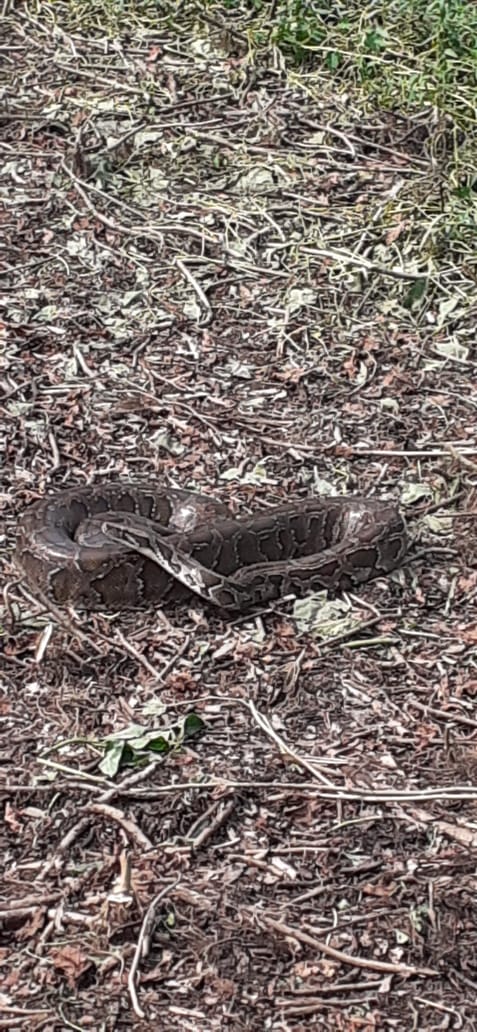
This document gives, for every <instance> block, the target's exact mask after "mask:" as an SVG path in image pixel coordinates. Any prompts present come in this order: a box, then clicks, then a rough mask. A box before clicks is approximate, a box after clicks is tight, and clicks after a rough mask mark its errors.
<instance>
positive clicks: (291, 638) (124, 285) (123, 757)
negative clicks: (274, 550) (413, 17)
mask: <svg viewBox="0 0 477 1032" xmlns="http://www.w3.org/2000/svg"><path fill="white" fill-rule="evenodd" d="M35 11H37V14H35V13H34V12H35ZM215 28H216V26H215ZM209 29H210V31H209V34H208V35H207V36H206V35H204V32H205V30H204V29H203V30H202V35H201V34H200V32H199V31H198V30H196V31H195V35H193V34H191V35H190V37H187V38H185V37H184V38H182V39H179V40H178V39H177V37H176V36H175V34H174V31H173V29H171V28H168V27H167V25H166V26H161V27H159V28H158V29H156V30H154V29H153V28H150V27H149V28H148V29H147V30H146V29H145V28H144V26H143V27H142V29H140V28H139V27H138V26H137V25H131V28H130V30H128V31H127V30H124V31H123V32H122V34H119V35H112V36H111V37H110V38H109V39H105V36H104V32H103V31H100V30H99V29H98V28H97V27H95V25H94V24H91V25H88V24H85V21H84V18H83V16H81V17H80V16H79V15H78V18H77V19H76V20H75V18H74V17H73V14H72V8H71V7H70V5H68V4H65V5H61V4H58V7H57V8H50V7H48V6H47V5H45V6H43V5H42V4H37V5H36V7H35V8H25V9H22V10H21V11H20V13H10V15H9V16H8V18H6V19H5V23H4V29H3V34H4V41H3V44H2V47H3V51H2V52H3V57H4V64H3V72H2V76H3V77H4V90H5V96H6V100H7V103H6V106H5V108H4V113H3V115H2V116H1V122H0V126H1V128H0V134H1V135H0V143H1V155H2V169H1V190H2V204H3V210H2V213H1V222H2V226H1V249H2V263H3V266H4V273H5V275H4V280H3V282H4V286H3V288H2V293H1V298H0V300H1V310H0V319H1V330H0V332H1V334H2V336H1V338H0V339H1V346H0V383H1V390H2V402H1V425H0V431H1V436H2V454H3V465H2V482H1V493H0V500H1V504H2V509H3V520H2V550H1V563H2V587H3V615H2V642H3V647H2V658H1V687H2V698H1V726H2V741H1V760H2V764H1V767H0V777H1V780H0V797H1V800H2V807H3V824H2V829H1V833H0V834H1V842H2V845H1V848H2V875H1V881H0V885H1V901H0V910H1V915H0V916H1V922H0V927H1V937H0V1004H1V1006H0V1028H9V1029H13V1028H15V1029H16V1028H22V1029H29V1030H30V1029H31V1030H35V1032H36V1030H40V1029H43V1030H55V1032H56V1030H63V1029H65V1030H66V1029H82V1030H83V1029H84V1030H86V1029H90V1028H91V1029H94V1030H95V1032H96V1030H100V1029H101V1030H105V1032H110V1030H116V1029H118V1030H121V1029H130V1028H137V1029H141V1028H150V1027H155V1028H168V1029H177V1030H179V1029H180V1030H191V1032H192V1030H193V1032H215V1030H222V1029H231V1030H233V1032H240V1030H244V1032H245V1030H247V1032H249V1030H257V1032H258V1030H272V1032H275V1030H276V1032H299V1030H301V1029H328V1028H333V1029H340V1030H346V1032H351V1030H353V1032H355V1030H359V1032H362V1030H363V1032H371V1030H374V1029H385V1030H387V1029H389V1030H399V1032H401V1030H410V1029H473V1028H477V1014H476V1008H477V930H476V925H477V907H476V902H475V900H476V887H477V881H476V853H475V848H476V842H477V837H476V835H477V833H476V831H475V827H476V823H475V822H476V820H477V811H476V805H475V804H476V799H477V787H476V773H477V719H476V717H475V714H474V699H475V696H476V692H477V651H476V645H477V624H476V616H475V613H476V608H475V607H476V597H477V571H476V567H475V554H476V533H475V511H476V509H475V497H476V491H475V489H476V484H477V441H476V430H475V427H476V413H477V390H476V385H475V310H476V308H475V301H476V282H477V280H476V277H475V265H474V264H473V261H474V259H473V256H472V254H471V252H470V250H469V249H468V248H467V244H464V243H463V242H462V241H464V239H467V238H466V237H465V232H466V230H464V229H463V230H462V233H463V235H462V237H461V238H460V237H459V238H453V237H452V236H451V235H448V236H447V237H446V235H445V233H444V232H442V235H441V236H440V235H439V234H440V233H441V229H440V226H441V222H440V213H441V212H442V206H441V207H440V205H442V191H443V183H444V184H445V183H446V182H447V180H446V175H447V171H446V170H447V165H446V161H447V157H449V160H450V156H449V155H450V150H451V148H450V147H449V153H448V154H447V153H444V152H441V159H440V160H441V165H440V166H437V167H436V158H435V153H434V151H433V148H432V147H431V146H430V145H429V140H430V138H431V135H432V132H433V131H434V128H435V126H433V123H432V117H431V114H430V113H429V112H427V114H426V113H423V114H422V115H415V116H411V115H408V116H404V115H403V114H396V113H394V114H393V115H391V114H389V113H386V112H382V111H376V110H374V111H371V110H370V111H368V112H367V113H366V112H363V113H362V117H361V119H360V121H359V122H358V121H357V120H356V115H355V111H354V109H353V107H352V105H351V103H350V98H349V97H348V96H346V95H345V94H344V93H343V92H341V93H339V92H338V93H337V92H336V90H335V89H334V88H333V84H332V81H331V80H330V81H328V80H327V79H326V77H325V78H322V79H320V77H319V75H318V74H316V75H315V76H314V77H313V75H312V74H311V73H310V75H309V76H303V77H302V78H301V79H300V78H299V77H298V76H296V75H295V76H294V75H293V74H292V73H291V72H289V71H287V70H286V69H285V68H284V67H282V66H280V64H279V63H278V64H277V62H276V61H275V60H273V59H272V58H271V59H270V60H269V61H268V63H267V62H266V61H262V62H259V61H257V62H256V63H255V64H252V63H251V62H250V61H249V60H247V57H246V55H245V56H244V53H243V52H242V50H241V48H240V45H239V43H238V42H237V45H236V47H234V45H233V34H232V42H230V39H229V40H228V41H227V45H226V42H224V39H223V38H222V36H221V34H220V32H218V34H215V29H214V21H213V19H212V21H211V23H210V26H209ZM436 227H437V228H436ZM102 478H124V479H126V480H128V479H137V478H142V479H144V478H146V479H150V480H152V481H157V482H158V483H168V484H172V485H180V486H184V485H186V486H191V487H195V488H196V489H198V490H202V491H204V490H205V491H206V492H208V493H210V494H212V495H214V496H216V497H219V498H221V499H222V500H223V501H225V502H226V503H227V504H229V505H230V506H231V507H232V508H233V509H234V510H236V511H256V510H259V509H264V508H267V507H269V506H271V505H275V504H278V503H280V502H283V501H288V500H289V499H290V498H302V497H306V496H308V495H310V494H312V493H313V492H315V493H320V492H321V493H338V494H342V493H353V492H359V493H362V494H376V495H378V496H383V497H392V498H394V499H396V500H397V501H399V503H400V504H401V506H402V508H403V511H404V512H405V514H406V518H407V520H408V523H409V528H410V532H411V537H412V544H411V547H410V552H409V561H408V562H406V563H405V564H404V565H403V567H402V568H401V569H399V570H398V571H396V572H394V573H393V574H391V575H390V576H389V577H386V578H382V579H378V580H376V581H374V582H373V583H371V584H369V585H367V586H364V587H363V588H362V589H361V590H360V591H359V592H357V593H356V594H355V595H352V596H350V597H345V598H344V599H343V598H341V599H338V600H331V601H332V602H333V601H334V605H333V606H332V607H331V609H330V608H325V602H326V598H323V597H321V596H320V597H319V598H318V599H315V600H313V604H312V605H307V606H305V607H304V608H303V606H301V607H297V606H296V605H295V604H294V601H293V600H290V599H286V600H280V601H279V602H277V603H274V604H273V605H271V606H270V607H268V608H263V609H262V610H260V612H258V613H250V614H246V615H243V616H241V617H239V618H237V619H233V620H232V619H228V620H227V619H224V618H222V617H221V616H220V615H218V614H217V613H216V612H214V610H213V609H212V608H211V607H209V606H207V605H206V604H203V603H202V602H200V601H199V600H194V599H193V598H192V597H191V599H190V602H188V603H187V604H185V605H180V606H174V607H168V608H167V609H164V610H163V611H160V610H156V611H150V610H149V611H147V610H146V611H139V612H127V613H108V612H102V611H100V612H96V613H87V612H74V611H71V610H70V611H65V612H60V613H56V614H55V613H52V612H49V611H48V609H47V608H45V606H44V605H43V604H42V602H41V601H39V600H38V599H36V598H35V597H34V595H33V594H32V593H31V591H30V590H29V587H28V585H27V584H26V583H25V581H24V579H23V578H20V575H19V572H18V570H17V569H16V567H15V564H14V561H13V552H14V543H15V528H16V523H17V520H18V517H19V514H20V513H21V512H22V510H23V509H24V508H25V506H26V505H28V504H29V503H30V502H32V501H34V500H36V499H38V498H40V497H42V496H43V495H44V494H45V493H47V492H49V491H52V490H54V489H56V490H58V489H61V488H62V487H66V486H68V487H69V486H72V485H74V484H87V483H91V482H95V481H98V480H100V479H102ZM336 602H338V603H341V605H336ZM112 735H116V736H120V738H119V744H118V737H116V739H113V740H111V736H112ZM121 736H122V737H121ZM113 745H114V747H113Z"/></svg>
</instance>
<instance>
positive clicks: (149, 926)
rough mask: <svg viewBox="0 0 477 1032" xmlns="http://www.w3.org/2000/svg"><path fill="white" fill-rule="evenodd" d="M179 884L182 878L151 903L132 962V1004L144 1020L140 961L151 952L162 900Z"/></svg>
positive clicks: (129, 987) (130, 984)
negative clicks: (138, 978) (139, 989)
mask: <svg viewBox="0 0 477 1032" xmlns="http://www.w3.org/2000/svg"><path fill="white" fill-rule="evenodd" d="M179 882H180V877H179V878H176V880H175V881H173V882H172V883H171V884H170V885H166V886H165V887H164V888H163V889H162V890H161V892H159V893H158V895H157V896H155V897H154V899H153V900H152V901H151V903H150V904H149V906H148V908H147V911H146V915H145V917H144V921H143V922H142V926H141V931H140V932H139V938H138V941H137V945H136V949H135V951H134V957H133V961H132V964H131V970H130V972H129V977H128V989H129V995H130V997H131V1002H132V1005H133V1009H134V1012H135V1014H137V1016H138V1018H144V1017H145V1013H144V1011H143V1010H142V1008H141V1007H140V1006H139V1001H138V998H137V993H136V975H137V972H138V968H139V961H140V960H141V958H142V957H145V956H147V953H148V951H149V946H150V941H149V940H150V936H151V932H152V930H153V928H154V923H155V918H156V908H157V904H158V903H159V902H160V901H161V899H163V897H164V896H166V895H167V893H168V892H172V889H175V887H176V885H178V884H179Z"/></svg>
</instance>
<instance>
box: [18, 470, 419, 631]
mask: <svg viewBox="0 0 477 1032" xmlns="http://www.w3.org/2000/svg"><path fill="white" fill-rule="evenodd" d="M406 550H407V535H406V529H405V524H404V520H403V518H402V516H401V515H400V513H399V510H398V508H397V506H396V505H395V504H394V503H392V502H386V501H379V500H377V499H368V498H361V497H359V496H353V495H350V496H348V497H341V496H340V497H333V498H308V499H304V500H298V501H296V502H294V503H288V504H286V505H282V506H279V507H276V508H272V509H268V510H266V511H264V512H260V513H258V514H255V515H252V516H241V517H238V518H234V517H232V516H231V514H230V512H229V511H228V510H227V509H226V508H225V506H223V505H222V504H221V503H220V502H217V501H215V500H214V499H212V498H209V497H208V496H204V495H199V494H194V493H192V492H190V491H186V490H177V489H172V488H167V487H154V486H151V484H148V483H121V482H105V483H103V484H97V485H93V486H91V487H78V488H70V489H68V490H66V491H61V492H58V493H57V494H56V495H55V494H54V495H52V496H51V497H46V498H44V499H42V500H41V501H39V502H36V503H35V504H34V505H32V506H30V507H29V508H28V509H27V510H26V511H25V513H24V514H23V515H22V517H21V518H20V522H19V527H18V537H17V549H16V558H17V562H18V564H19V565H20V567H21V569H22V570H23V571H24V573H25V575H26V578H27V580H28V582H29V583H30V584H31V586H32V587H33V588H34V589H35V588H39V589H40V590H41V591H43V592H44V593H46V594H48V595H49V596H50V597H51V598H52V599H53V600H54V601H56V602H58V603H60V604H63V603H72V604H74V605H77V606H80V607H82V608H89V609H98V608H103V607H104V608H106V607H107V608H114V609H124V608H129V607H131V606H140V605H143V604H146V603H158V602H161V603H163V602H165V601H167V600H170V599H180V598H184V596H187V594H188V591H193V592H194V593H195V594H197V595H200V596H201V597H202V598H204V599H206V600H207V601H209V602H211V603H213V604H214V605H216V606H219V607H220V608H222V609H225V610H239V611H245V610H247V609H248V608H249V607H251V606H253V605H255V604H256V603H263V602H267V601H270V600H271V599H275V598H278V597H280V596H281V595H285V594H288V593H293V594H295V595H303V594H306V593H307V592H310V591H315V590H318V589H320V588H352V587H353V586H356V585H359V584H362V583H364V582H365V581H368V580H371V578H373V577H378V576H380V575H382V574H387V573H389V571H390V570H393V569H394V568H395V567H396V566H398V565H399V563H400V562H401V560H402V558H403V557H404V555H405V553H406Z"/></svg>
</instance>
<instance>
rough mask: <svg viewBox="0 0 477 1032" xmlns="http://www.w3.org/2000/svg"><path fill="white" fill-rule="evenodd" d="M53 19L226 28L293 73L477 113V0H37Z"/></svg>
mask: <svg viewBox="0 0 477 1032" xmlns="http://www.w3.org/2000/svg"><path fill="white" fill-rule="evenodd" d="M30 9H31V10H32V11H33V12H34V13H35V14H36V16H37V17H38V18H42V19H46V20H47V21H49V22H50V24H51V23H52V22H53V23H55V24H56V23H58V24H59V25H61V27H62V28H63V29H66V28H67V26H68V28H69V30H70V31H72V30H73V29H74V28H77V29H79V28H81V30H82V31H85V30H90V31H95V32H101V33H103V34H104V35H105V36H106V37H115V36H120V35H122V34H125V33H126V34H127V33H128V32H131V31H134V30H139V32H140V33H141V34H152V33H156V32H160V31H161V29H167V30H170V29H173V30H174V33H175V35H176V39H177V42H178V44H179V43H182V44H183V43H184V42H186V41H187V40H190V39H191V38H193V37H194V35H197V34H202V33H206V34H207V35H209V36H210V37H213V36H214V34H217V33H219V34H220V37H221V44H222V45H224V42H225V41H226V39H227V34H230V35H229V38H230V40H231V45H232V47H233V48H234V50H236V49H237V48H238V49H239V50H240V49H242V51H243V52H244V53H247V55H248V59H249V61H251V62H252V63H254V62H255V63H257V64H260V65H263V64H264V63H265V64H266V63H267V62H268V61H269V60H271V59H273V55H274V54H279V55H280V58H281V62H282V63H284V64H285V67H286V68H288V69H289V70H293V71H294V72H298V71H300V70H301V71H304V72H306V73H308V74H309V73H312V72H318V73H320V72H321V73H322V72H328V73H330V74H331V75H332V76H335V77H336V78H337V79H339V80H340V81H341V82H342V83H347V84H348V85H353V87H358V88H361V89H364V90H365V91H366V93H367V95H368V97H369V98H370V99H372V100H373V102H374V103H375V104H377V105H379V106H382V107H386V108H389V107H391V108H393V109H395V110H396V109H398V108H401V109H408V110H409V109H412V108H416V107H419V106H422V105H429V104H430V105H434V106H436V107H437V108H439V110H440V111H441V112H446V113H448V114H451V115H452V116H453V117H454V118H455V119H456V121H457V122H460V123H461V124H462V123H463V122H468V121H469V119H472V120H473V119H474V118H475V117H476V113H475V110H476V87H477V4H473V3H469V2H468V0H387V2H386V3H384V2H382V3H380V4H378V3H374V4H370V5H369V6H366V5H365V4H364V5H363V4H362V3H360V2H359V0H351V2H347V3H344V2H341V0H335V2H330V3H325V0H318V2H317V3H310V2H309V0H276V2H269V0H267V2H265V0H202V2H198V0H184V2H181V0H166V2H158V0H58V2H56V3H54V4H51V3H50V4H45V3H44V2H43V0H34V2H33V3H32V5H31V7H30Z"/></svg>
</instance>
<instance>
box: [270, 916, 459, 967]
mask: <svg viewBox="0 0 477 1032" xmlns="http://www.w3.org/2000/svg"><path fill="white" fill-rule="evenodd" d="M260 920H261V921H263V922H264V923H265V924H266V925H268V927H269V928H273V929H274V930H275V931H276V932H280V933H281V934H282V935H286V936H287V938H289V939H295V940H297V941H298V942H303V943H305V944H306V945H307V946H312V947H313V949H315V950H318V951H319V952H320V953H324V954H325V956H327V957H333V959H334V960H338V961H340V963H342V964H350V965H351V966H352V967H359V968H366V969H367V970H368V971H385V972H388V973H389V974H393V975H405V976H409V975H423V976H424V975H429V976H431V977H435V976H437V975H438V974H439V972H438V971H435V970H434V968H424V967H411V966H409V965H407V964H388V963H387V962H386V961H383V960H368V959H367V958H365V957H353V956H351V955H350V954H349V953H343V952H342V950H336V949H334V947H333V946H328V943H326V942H321V940H320V939H316V938H315V936H314V935H310V934H309V932H306V931H303V929H302V928H293V927H292V926H291V925H287V924H283V922H281V921H274V920H273V918H271V917H266V916H263V917H262V916H261V915H260Z"/></svg>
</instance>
